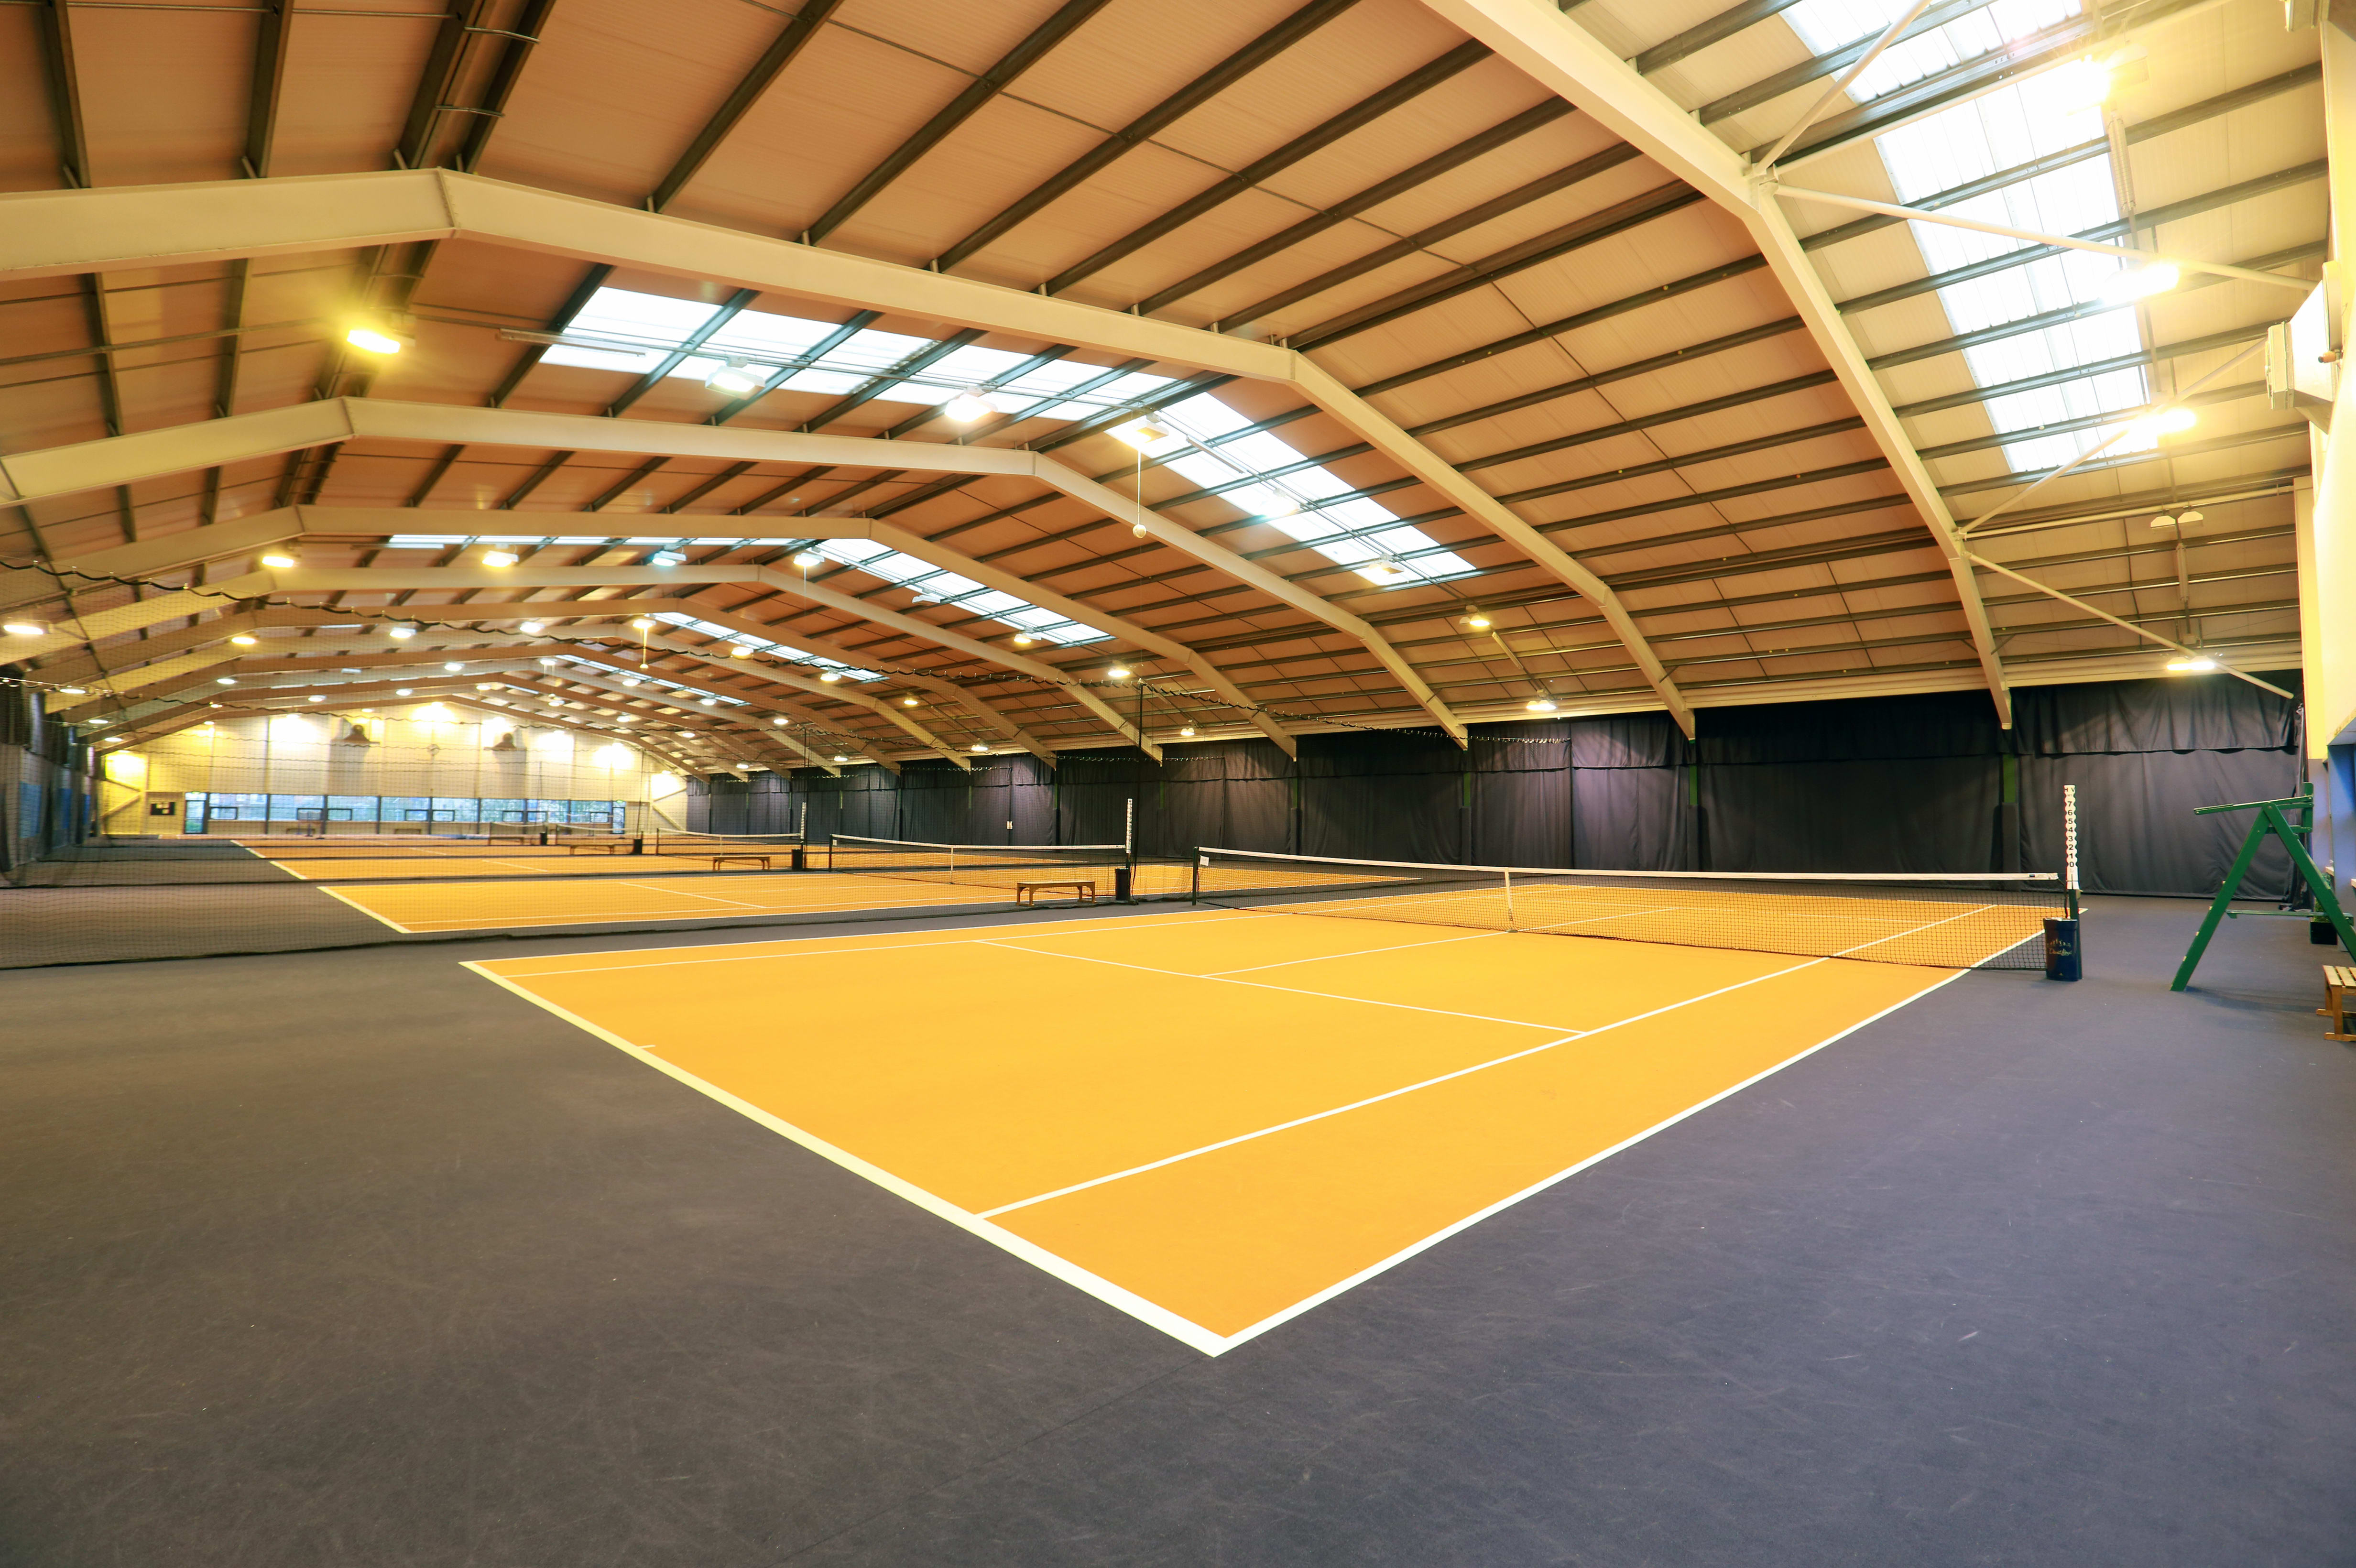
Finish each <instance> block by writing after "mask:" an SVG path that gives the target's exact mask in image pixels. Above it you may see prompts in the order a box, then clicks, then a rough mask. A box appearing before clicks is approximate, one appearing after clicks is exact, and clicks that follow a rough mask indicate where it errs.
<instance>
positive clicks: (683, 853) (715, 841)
mask: <svg viewBox="0 0 2356 1568" xmlns="http://www.w3.org/2000/svg"><path fill="white" fill-rule="evenodd" d="M801 847H802V836H801V835H800V834H798V833H649V834H648V835H647V836H646V852H647V853H648V854H649V855H676V856H679V857H680V858H682V859H694V858H695V857H697V856H699V855H790V854H792V853H793V852H794V851H795V850H797V849H798V848H801Z"/></svg>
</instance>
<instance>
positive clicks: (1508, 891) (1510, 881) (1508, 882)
mask: <svg viewBox="0 0 2356 1568" xmlns="http://www.w3.org/2000/svg"><path fill="white" fill-rule="evenodd" d="M1505 929H1506V930H1507V931H1511V930H1513V929H1514V873H1513V872H1511V871H1507V872H1506V873H1505Z"/></svg>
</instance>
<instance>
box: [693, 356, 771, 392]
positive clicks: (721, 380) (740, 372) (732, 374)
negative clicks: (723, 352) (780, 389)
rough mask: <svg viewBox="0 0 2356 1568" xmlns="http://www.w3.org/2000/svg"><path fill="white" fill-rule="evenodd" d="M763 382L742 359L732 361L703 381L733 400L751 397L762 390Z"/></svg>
mask: <svg viewBox="0 0 2356 1568" xmlns="http://www.w3.org/2000/svg"><path fill="white" fill-rule="evenodd" d="M761 381H762V378H761V377H759V376H756V375H755V374H754V373H753V371H752V368H750V367H749V366H747V365H746V364H745V363H744V361H743V360H742V359H731V360H729V361H728V362H727V363H726V364H724V365H723V366H721V367H720V368H718V369H716V370H714V371H712V374H711V375H709V376H706V377H705V378H704V379H703V384H704V385H705V386H707V387H709V388H711V389H712V390H713V391H715V392H719V393H723V394H724V395H725V396H728V397H731V398H743V397H749V396H750V395H752V394H753V393H755V392H757V391H759V390H760V389H761Z"/></svg>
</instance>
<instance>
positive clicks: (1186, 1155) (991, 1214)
mask: <svg viewBox="0 0 2356 1568" xmlns="http://www.w3.org/2000/svg"><path fill="white" fill-rule="evenodd" d="M1090 962H1101V960H1090ZM1825 962H1826V960H1824V959H1822V958H1811V959H1809V960H1808V961H1807V962H1806V963H1805V964H1794V965H1792V966H1791V967H1790V968H1788V969H1777V970H1774V971H1772V972H1771V973H1769V974H1765V975H1754V976H1751V978H1750V979H1748V980H1737V981H1736V982H1735V983H1734V984H1733V985H1731V986H1721V987H1719V988H1718V989H1717V990H1715V991H1704V992H1703V993H1702V994H1701V995H1700V996H1697V997H1684V998H1683V999H1681V1000H1678V1001H1675V1002H1671V1003H1669V1004H1668V1005H1666V1006H1665V1007H1658V1008H1652V1009H1651V1010H1650V1011H1647V1012H1641V1013H1636V1014H1633V1015H1632V1016H1630V1017H1628V1018H1624V1019H1614V1020H1612V1022H1610V1023H1608V1024H1603V1025H1601V1026H1600V1027H1598V1028H1595V1029H1580V1030H1575V1031H1573V1032H1572V1033H1569V1034H1566V1035H1563V1036H1561V1037H1560V1038H1559V1039H1556V1040H1544V1041H1541V1042H1540V1043H1538V1044H1537V1045H1532V1046H1525V1047H1524V1048H1523V1049H1521V1050H1520V1051H1512V1052H1509V1053H1507V1054H1506V1055H1504V1056H1500V1057H1495V1058H1493V1059H1492V1060H1490V1061H1476V1062H1474V1063H1472V1065H1471V1066H1470V1067H1459V1068H1457V1069H1456V1070H1455V1071H1453V1072H1443V1073H1440V1075H1439V1076H1438V1077H1436V1078H1426V1079H1424V1080H1423V1081H1422V1082H1420V1083H1408V1084H1402V1085H1401V1086H1400V1087H1398V1088H1397V1089H1387V1090H1385V1091H1383V1093H1379V1094H1369V1095H1367V1096H1366V1097H1365V1099H1363V1100H1353V1101H1352V1102H1350V1104H1346V1105H1336V1106H1334V1107H1333V1109H1331V1110H1328V1111H1312V1112H1311V1113H1310V1114H1309V1115H1305V1116H1295V1117H1294V1118H1293V1119H1292V1120H1290V1121H1289V1122H1279V1123H1277V1124H1276V1125H1274V1126H1268V1127H1260V1128H1258V1129H1257V1130H1255V1131H1252V1132H1248V1133H1238V1134H1237V1135H1236V1136H1234V1137H1231V1138H1221V1139H1220V1140H1219V1141H1218V1142H1216V1143H1209V1144H1205V1145H1203V1146H1202V1147H1200V1148H1190V1149H1187V1150H1185V1151H1184V1152H1183V1153H1181V1154H1173V1155H1167V1156H1164V1157H1162V1158H1161V1159H1156V1160H1149V1161H1147V1162H1146V1163H1145V1164H1143V1165H1133V1166H1130V1168H1128V1169H1127V1170H1116V1171H1112V1172H1110V1173H1108V1174H1107V1175H1104V1176H1096V1177H1091V1178H1089V1179H1087V1180H1086V1181H1076V1182H1074V1183H1072V1184H1071V1185H1070V1186H1069V1187H1059V1188H1057V1189H1055V1190H1054V1191H1053V1192H1042V1193H1040V1194H1038V1195H1037V1196H1036V1197H1033V1198H1022V1199H1017V1200H1015V1201H1014V1202H1012V1203H1001V1204H1000V1205H999V1206H998V1207H997V1208H995V1209H985V1210H983V1211H981V1214H980V1218H982V1219H984V1220H994V1219H996V1218H997V1217H998V1216H999V1215H1001V1214H1011V1213H1012V1212H1013V1211H1015V1210H1017V1209H1028V1208H1030V1207H1031V1206H1032V1205H1033V1204H1034V1203H1044V1202H1046V1201H1047V1200H1049V1199H1052V1198H1066V1197H1069V1196H1070V1195H1071V1194H1073V1193H1075V1192H1085V1191H1087V1189H1089V1188H1091V1187H1102V1186H1103V1185H1105V1184H1106V1183H1107V1182H1109V1181H1119V1180H1123V1179H1126V1178H1129V1177H1131V1176H1141V1175H1143V1174H1144V1173H1145V1172H1147V1171H1149V1170H1160V1169H1162V1168H1163V1167H1165V1166H1172V1165H1176V1164H1178V1163H1180V1162H1181V1161H1183V1160H1189V1159H1194V1158H1195V1157H1198V1156H1201V1155H1206V1154H1215V1153H1216V1152H1217V1151H1219V1150H1220V1149H1224V1148H1233V1147H1236V1146H1237V1144H1247V1143H1250V1142H1252V1141H1253V1140H1254V1139H1256V1138H1264V1137H1267V1136H1269V1135H1270V1134H1272V1133H1281V1132H1286V1131H1289V1130H1290V1129H1291V1128H1293V1127H1302V1126H1307V1125H1309V1124H1310V1123H1312V1122H1322V1121H1324V1120H1326V1119H1327V1118H1328V1117H1332V1116H1338V1115H1343V1114H1344V1113H1345V1112H1349V1111H1358V1110H1364V1109H1365V1107H1366V1106H1368V1105H1378V1104H1382V1103H1383V1102H1384V1101H1385V1100H1396V1099H1398V1097H1399V1096H1400V1095H1402V1094H1412V1093H1415V1092H1416V1091H1417V1090H1419V1089H1429V1088H1430V1087H1432V1086H1433V1085H1434V1084H1439V1083H1447V1082H1449V1081H1450V1080H1451V1079H1454V1078H1462V1077H1464V1076H1465V1075H1466V1074H1468V1073H1472V1072H1487V1071H1488V1070H1489V1069H1490V1068H1492V1067H1502V1066H1504V1065H1505V1063H1507V1062H1509V1061H1521V1060H1522V1058H1524V1057H1526V1056H1536V1055H1537V1054H1538V1052H1540V1051H1552V1050H1553V1049H1554V1048H1555V1047H1556V1046H1558V1045H1568V1044H1569V1043H1570V1042H1571V1041H1572V1040H1592V1039H1594V1038H1595V1037H1596V1036H1597V1035H1599V1034H1603V1033H1606V1032H1607V1031H1609V1030H1612V1029H1624V1028H1625V1027H1627V1026H1628V1025H1630V1024H1633V1023H1642V1022H1643V1021H1644V1019H1650V1018H1658V1017H1659V1016H1660V1015H1661V1014H1663V1013H1671V1012H1675V1011H1676V1010H1677V1009H1678V1008H1689V1007H1691V1006H1693V1005H1694V1004H1695V1003H1696V1002H1706V1001H1708V1000H1709V999H1710V998H1711V997H1722V996H1725V995H1726V994H1727V993H1728V992H1730V991H1740V990H1741V989H1742V988H1743V987H1745V986H1756V985H1758V984H1759V983H1760V982H1761V981H1762V980H1772V979H1775V978H1776V977H1777V976H1783V975H1796V974H1798V973H1799V972H1800V971H1801V970H1803V969H1812V968H1814V967H1815V965H1819V964H1822V963H1825ZM1125 967H1135V965H1125ZM1160 972H1161V973H1168V971H1160ZM1244 983H1245V984H1249V982H1248V981H1247V982H1244ZM1286 988H1289V987H1286ZM1311 994H1312V995H1314V994H1315V993H1313V992H1312V993H1311ZM1344 999H1345V1000H1355V998H1344Z"/></svg>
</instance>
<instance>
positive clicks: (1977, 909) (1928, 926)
mask: <svg viewBox="0 0 2356 1568" xmlns="http://www.w3.org/2000/svg"><path fill="white" fill-rule="evenodd" d="M1999 907H2001V906H1999V905H1997V904H1974V905H1973V906H1972V907H1971V908H1969V909H1967V910H1965V911H1964V912H1963V914H1951V915H1948V916H1946V917H1945V918H1944V919H1942V920H1932V921H1925V922H1923V923H1922V924H1921V925H1918V926H1915V927H1913V928H1912V930H1909V931H1897V932H1892V933H1890V934H1889V935H1888V936H1877V937H1875V938H1874V939H1873V940H1872V941H1870V942H1860V943H1858V944H1857V946H1855V947H1844V948H1842V949H1841V950H1840V951H1839V952H1838V953H1836V954H1834V955H1833V956H1834V957H1836V958H1846V957H1847V956H1848V955H1850V954H1852V953H1856V952H1858V951H1860V950H1862V949H1864V948H1868V947H1879V946H1880V945H1881V944H1883V943H1885V942H1896V941H1898V940H1899V939H1900V938H1901V937H1907V936H1912V935H1914V934H1915V933H1918V932H1924V931H1930V930H1932V929H1933V928H1934V927H1937V926H1942V925H1945V924H1947V923H1950V922H1952V921H1958V920H1962V919H1963V918H1964V917H1965V915H1975V914H1980V913H1983V912H1987V911H1988V910H1992V909H1997V908H1999ZM2024 940H2026V939H2025V938H2024ZM2014 945H2016V946H2018V945H2019V944H2017V943H2016V944H2014Z"/></svg>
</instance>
